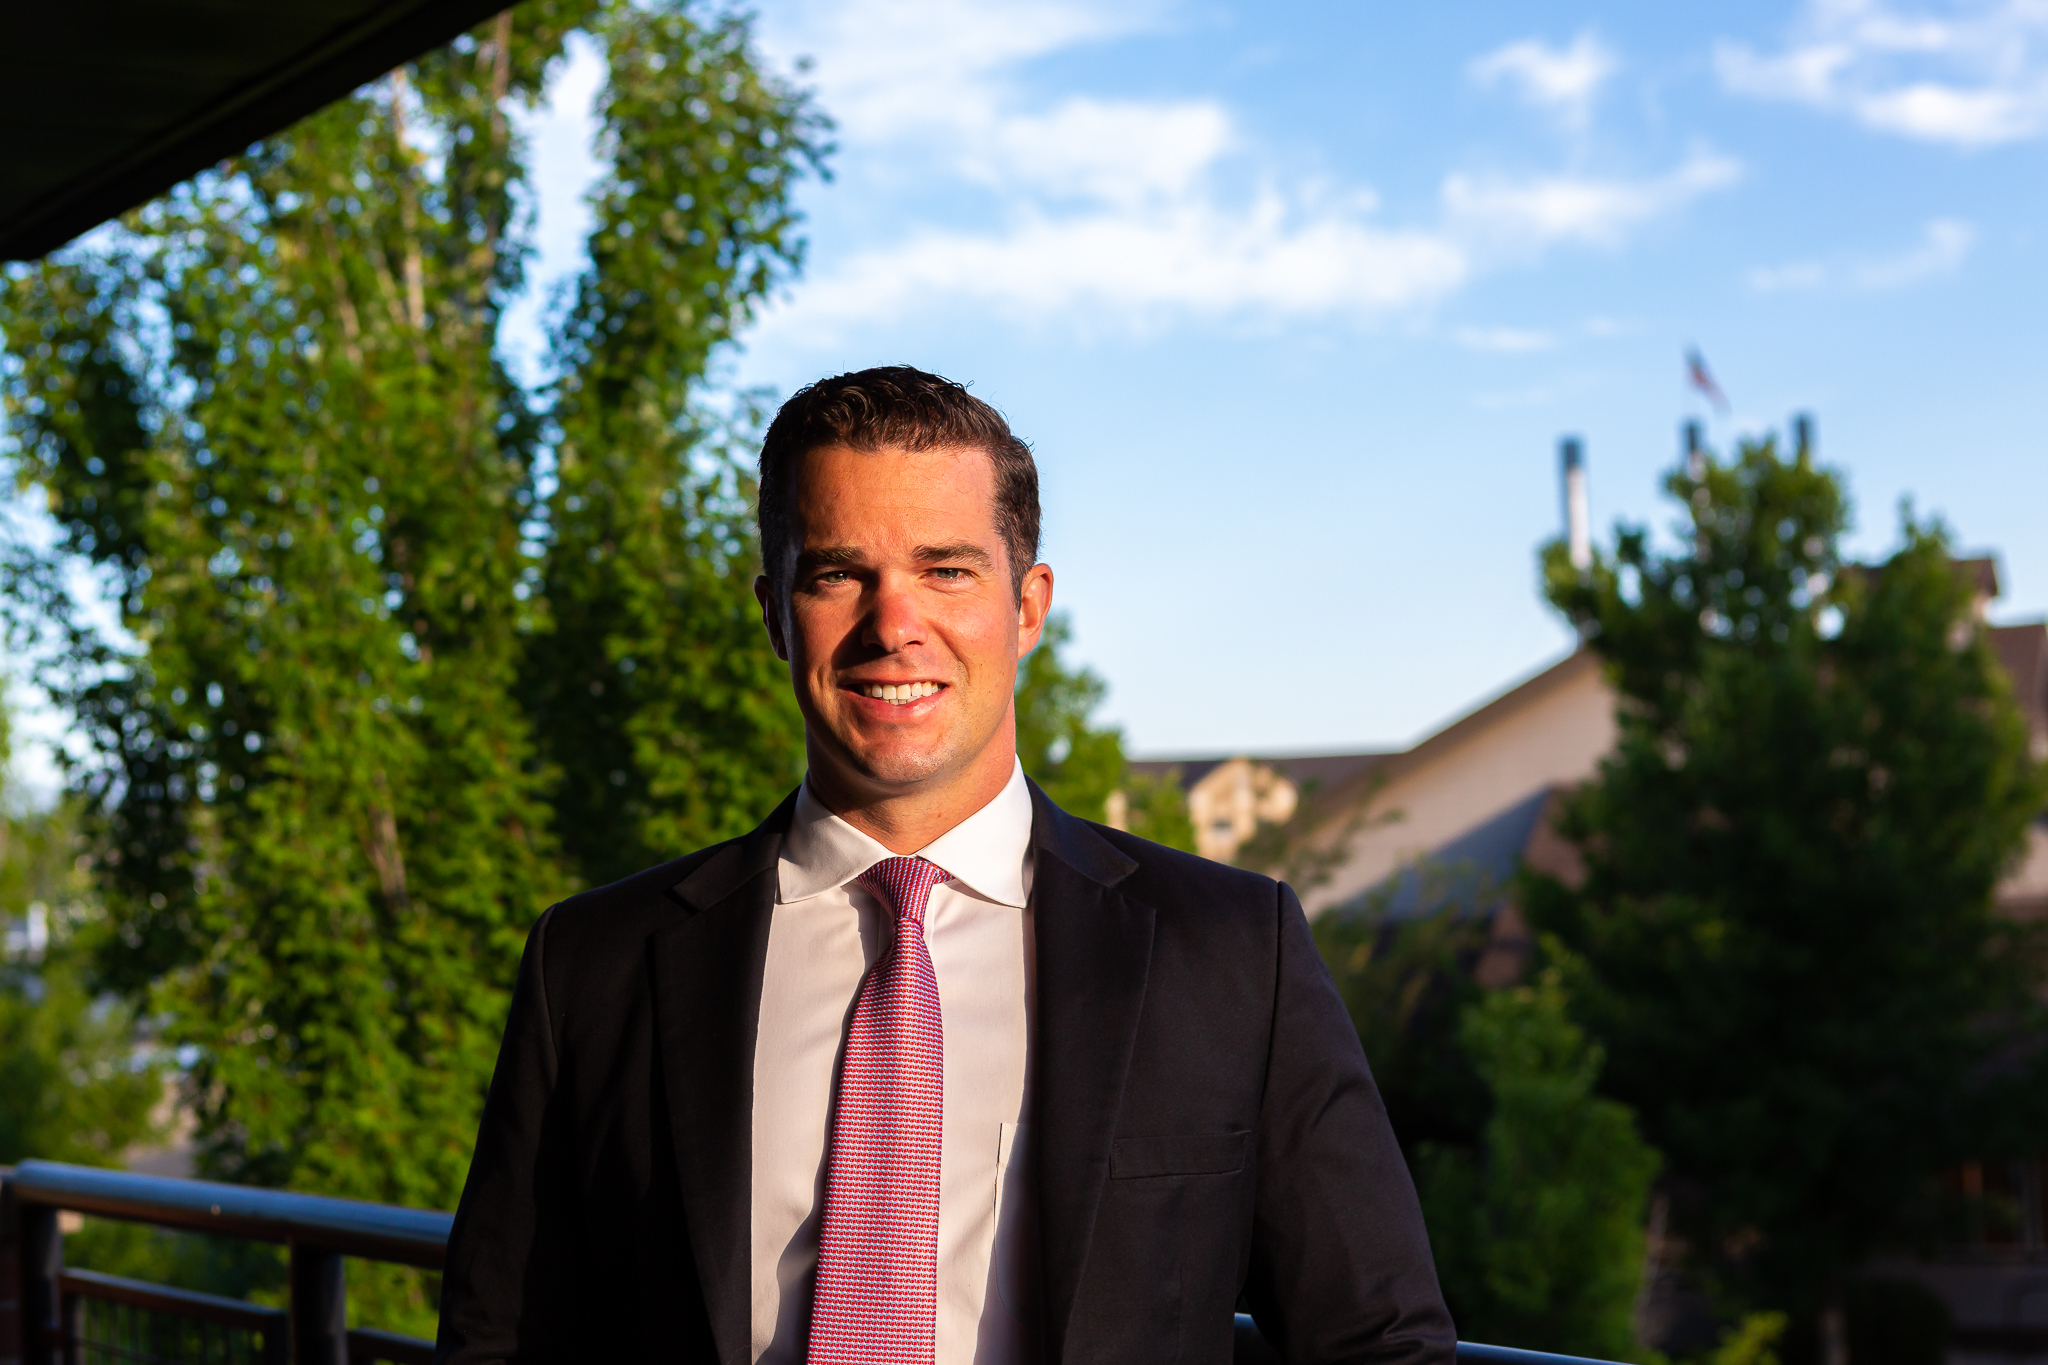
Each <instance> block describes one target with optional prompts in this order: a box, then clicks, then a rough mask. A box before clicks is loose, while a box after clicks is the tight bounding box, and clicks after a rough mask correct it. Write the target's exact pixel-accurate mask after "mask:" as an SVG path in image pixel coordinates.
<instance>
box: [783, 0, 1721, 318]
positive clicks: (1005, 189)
mask: <svg viewBox="0 0 2048 1365" xmlns="http://www.w3.org/2000/svg"><path fill="white" fill-rule="evenodd" d="M1159 13H1160V11H1158V10H1157V9H1152V8H1146V7H1144V5H1143V4H1140V5H1139V6H1137V7H1131V6H1126V7H1123V8H1117V7H1115V6H1111V5H1089V6H1085V7H1083V6H1080V5H1074V4H1067V3H1063V2H1062V0H981V2H980V3H967V0H852V3H838V4H834V5H829V6H828V5H825V4H823V3H822V0H805V3H804V4H803V5H800V6H799V7H798V8H796V9H789V10H780V11H770V13H769V19H770V23H769V25H768V27H767V28H766V29H765V30H764V44H765V45H766V46H767V47H768V49H769V51H770V52H771V53H772V54H774V55H775V56H777V57H778V58H779V59H781V60H784V61H788V60H791V59H793V58H794V57H795V56H796V55H797V54H798V53H800V52H808V53H810V54H812V55H813V56H814V57H815V61H816V64H815V67H814V68H813V69H812V72H811V76H810V77H809V79H811V80H813V81H814V82H815V83H816V85H817V87H818V91H819V100H820V103H821V104H822V106H823V107H824V108H825V109H827V110H828V111H829V112H831V114H832V115H833V116H834V118H835V119H837V120H838V121H839V127H840V136H839V142H840V145H841V148H842V151H841V161H842V173H843V178H842V181H841V183H842V185H844V184H846V183H847V182H848V180H850V179H852V178H854V177H856V176H857V177H858V178H860V179H861V180H862V181H863V182H864V183H865V184H866V185H868V186H886V190H887V193H888V195H889V197H890V199H891V201H892V202H896V203H901V204H905V205H909V206H911V207H908V208H907V209H904V210H900V211H898V212H897V213H895V214H894V215H892V216H891V218H890V220H889V221H888V222H886V223H885V224H883V225H881V226H880V227H879V229H878V230H874V231H872V233H871V235H870V236H869V237H868V239H867V241H866V242H865V243H864V244H862V245H861V246H859V247H858V248H856V249H853V250H847V249H845V248H844V246H843V245H837V244H835V247H834V248H833V249H830V250H829V251H828V250H825V249H821V250H820V251H819V253H818V254H817V255H815V256H814V257H813V263H814V264H813V273H812V274H811V275H810V277H809V278H807V279H805V280H803V281H800V282H798V283H797V284H796V285H795V287H794V288H793V289H792V290H791V291H790V292H789V294H788V295H787V296H786V297H785V298H783V299H781V300H779V301H778V302H777V303H776V304H775V305H774V306H773V307H772V308H770V309H768V310H766V312H765V313H764V314H763V316H762V320H761V334H762V335H763V337H764V338H773V339H775V340H778V341H783V342H794V343H796V344H803V345H830V344H834V343H835V341H836V340H837V338H839V337H840V336H841V335H843V334H844V333H845V332H846V331H847V330H848V329H850V328H854V327H861V326H865V325H870V324H873V323H877V322H884V323H886V322H894V321H897V320H900V319H902V318H906V317H908V316H911V315H913V314H916V313H921V312H928V311H932V310H938V309H947V308H961V307H965V308H970V309H977V310H981V311H984V312H988V313H990V314H992V315H996V316H1000V317H1003V318H1005V319H1006V320H1009V321H1012V322H1026V323H1039V322H1046V321H1052V320H1059V321H1061V322H1064V323H1067V324H1069V325H1072V326H1076V327H1079V328H1083V329H1094V328H1100V327H1104V326H1108V327H1115V328H1127V329H1137V330H1140V331H1143V330H1149V329H1152V328H1154V327H1157V326H1160V325H1164V324H1165V323H1167V322H1169V321H1171V320H1174V319H1177V318H1196V319H1208V320H1222V321H1231V322H1246V321H1248V322H1255V323H1256V322H1272V321H1277V320H1292V319H1302V320H1309V319H1332V320H1342V321H1352V322H1357V321H1369V320H1373V319H1377V318H1382V317H1385V316H1387V315H1389V314H1393V313H1397V312H1401V311H1404V310H1412V309H1416V308H1421V307H1427V306H1429V305H1431V304H1433V303H1435V302H1437V301H1438V300H1440V299H1442V298H1444V297H1446V296H1447V295H1449V294H1451V293H1453V292H1454V291H1456V290H1457V289H1459V288H1460V287H1461V286H1463V285H1464V284H1465V283H1466V282H1467V281H1468V280H1469V279H1470V278H1471V277H1472V276H1473V275H1474V273H1475V272H1477V271H1479V270H1482V269H1485V268H1488V267H1489V266H1490V265H1493V264H1496V263H1498V262H1500V261H1502V260H1505V259H1508V258H1510V257H1513V258H1518V259H1526V258H1527V257H1528V256H1529V254H1530V253H1531V251H1532V250H1541V249H1542V248H1543V247H1545V246H1547V245H1549V244H1551V243H1556V242H1569V241H1590V242H1598V243H1603V244H1612V243H1615V242H1618V241H1620V240H1621V239H1622V238H1623V237H1624V236H1625V235H1626V234H1627V232H1628V231H1629V230H1630V229H1632V228H1633V227H1635V226H1637V225H1639V224H1641V223H1643V222H1645V221H1647V220H1648V219H1650V218H1653V217H1655V216H1657V215H1658V214H1660V213H1664V212H1670V211H1674V210H1676V209H1678V208H1680V207H1682V206H1683V205H1684V204H1685V203H1687V202H1688V201H1689V200H1690V199H1692V198H1693V197H1694V196H1696V195H1697V194H1699V193H1703V192H1704V191H1705V190H1706V189H1709V188H1713V187H1714V186H1716V185H1718V184H1722V183H1727V182H1728V181H1730V180H1732V179H1733V178H1734V175H1735V163H1733V162H1732V161H1729V160H1727V159H1726V158H1718V157H1713V156H1709V155H1706V154H1699V155H1696V156H1694V157H1693V158H1692V159H1690V160H1688V161H1687V162H1685V163H1684V164H1682V165H1681V166H1680V167H1678V168H1677V169H1676V170H1674V171H1672V172H1670V173H1668V174H1665V175H1658V176H1651V177H1649V178H1647V179H1642V180H1630V179H1626V178H1614V179H1606V180H1599V179H1590V178H1586V177H1575V176H1554V177H1547V178H1545V177H1529V178H1524V179H1505V178H1494V177H1460V176H1452V177H1450V178H1449V179H1447V180H1446V181H1445V182H1444V185H1443V187H1442V193H1441V195H1440V199H1439V202H1438V204H1437V205H1435V206H1434V207H1433V208H1430V209H1426V210H1425V211H1424V215H1423V216H1422V217H1421V218H1420V219H1411V220H1410V221H1408V222H1390V221H1387V220H1386V219H1385V218H1383V217H1382V215H1381V211H1380V207H1379V205H1378V201H1377V199H1376V197H1375V196H1374V194H1373V193H1372V191H1371V189H1370V188H1369V187H1367V186H1363V185H1359V184H1355V183H1354V184H1351V185H1348V186H1345V185H1336V186H1332V185H1329V184H1326V183H1323V182H1320V181H1315V180H1307V179H1297V180H1292V181H1290V180H1287V179H1285V178H1284V177H1279V176H1276V175H1274V174H1272V173H1271V172H1269V171H1264V170H1262V168H1261V166H1260V163H1259V159H1258V158H1259V153H1260V150H1261V149H1260V148H1259V147H1258V146H1257V145H1256V144H1255V143H1254V142H1253V140H1252V139H1251V138H1250V137H1248V136H1247V135H1246V134H1245V133H1244V131H1243V130H1242V129H1241V128H1240V127H1239V125H1238V123H1237V122H1236V120H1235V119H1234V117H1233V115H1232V111H1231V110H1230V109H1229V107H1227V106H1226V105H1225V104H1223V103H1222V102H1220V101H1218V100H1215V99H1205V98H1176V99H1130V98H1117V97H1111V96H1108V95H1102V94H1094V93H1085V92H1075V91H1055V92H1054V93H1051V94H1046V93H1041V92H1040V91H1038V90H1037V89H1035V88H1034V77H1035V76H1036V75H1037V73H1036V72H1035V71H1034V70H1033V66H1032V64H1033V63H1035V62H1038V61H1040V60H1041V59H1044V58H1047V57H1051V56H1053V55H1056V54H1062V53H1067V52H1071V51H1075V50H1078V49H1081V48H1084V47H1086V46H1089V45H1100V44H1104V43H1108V42H1111V41H1120V40H1128V39H1130V38H1132V37H1134V36H1138V35H1141V34H1143V33H1145V32H1147V31H1149V30H1152V29H1155V28H1157V27H1159V26H1160V19H1159ZM1520 48H1527V49H1528V51H1526V52H1520V51H1519V49H1520ZM1518 52H1519V55H1517V53H1518ZM1482 61H1483V63H1491V65H1487V66H1486V67H1485V70H1484V71H1476V74H1477V78H1479V79H1484V80H1489V81H1491V80H1512V81H1514V82H1516V84H1517V86H1518V87H1519V88H1522V89H1524V90H1525V92H1526V93H1527V94H1528V96H1529V98H1531V99H1534V100H1536V101H1537V102H1538V103H1541V104H1544V106H1545V107H1549V108H1555V109H1557V110H1559V111H1560V112H1568V111H1569V109H1570V108H1575V107H1579V106H1581V105H1583V104H1584V103H1585V102H1586V101H1588V100H1590V99H1591V98H1592V96H1593V94H1594V93H1595V91H1596V90H1597V88H1598V86H1599V84H1600V82H1601V81H1602V80H1604V79H1605V78H1606V75H1607V73H1608V72H1609V71H1610V70H1611V69H1612V66H1613V63H1614V59H1613V57H1612V54H1610V53H1609V52H1608V51H1607V49H1606V48H1604V47H1603V46H1601V45H1600V44H1599V42H1598V41H1597V39H1595V38H1593V37H1592V35H1590V34H1581V35H1580V36H1579V38H1578V39H1576V40H1575V41H1574V42H1573V44H1572V45H1571V46H1570V47H1568V48H1563V49H1555V50H1553V49H1549V48H1544V47H1542V46H1541V45H1540V44H1533V45H1531V44H1523V45H1517V46H1511V47H1510V48H1506V49H1502V51H1501V52H1500V53H1496V54H1493V56H1492V57H1489V58H1486V59H1482ZM1475 70H1476V69H1475ZM963 188H966V189H973V190H979V191H986V192H989V195H988V196H977V195H965V196H963V195H962V194H960V193H959V191H960V190H961V189H963ZM839 192H842V193H843V192H844V191H843V190H842V191H839ZM991 199H992V202H991ZM845 240H846V239H844V238H841V239H840V242H841V243H844V241H845ZM820 247H821V248H823V247H824V243H823V242H822V241H821V242H820Z"/></svg>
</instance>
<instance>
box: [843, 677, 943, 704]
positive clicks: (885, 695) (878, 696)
mask: <svg viewBox="0 0 2048 1365" xmlns="http://www.w3.org/2000/svg"><path fill="white" fill-rule="evenodd" d="M938 690H939V685H938V684H937V683H935V682H914V683H868V684H867V685H865V686H864V687H862V688H861V692H862V694H863V695H866V696H870V697H873V698H874V699H875V700H876V701H887V702H894V703H896V704H897V705H898V706H902V705H903V704H905V703H906V702H913V701H916V700H918V699H919V698H921V697H929V696H931V695H933V694H934V693H936V692H937V691H938Z"/></svg>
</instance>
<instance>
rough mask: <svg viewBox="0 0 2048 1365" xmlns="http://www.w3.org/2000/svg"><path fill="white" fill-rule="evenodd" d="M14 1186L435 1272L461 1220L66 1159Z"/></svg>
mask: <svg viewBox="0 0 2048 1365" xmlns="http://www.w3.org/2000/svg"><path fill="white" fill-rule="evenodd" d="M13 1184H14V1193H15V1198H16V1199H18V1200H20V1201H21V1202H22V1203H24V1204H41V1205H45V1206H47V1207H50V1208H59V1209H69V1210H71V1211H73V1212H76V1213H89V1214H93V1215H95V1216H97V1217H101V1218H122V1219H126V1220H128V1221H130V1222H139V1223H154V1224H156V1225H158V1226H159V1227H170V1228H185V1229H188V1230H190V1231H193V1232H212V1233H219V1234H223V1235H226V1236H230V1237H251V1238H255V1239H256V1240H258V1241H264V1242H288V1243H289V1242H297V1243H300V1244H303V1245H306V1246H313V1247H319V1248H321V1249H322V1250H326V1251H338V1252H340V1253H341V1254H342V1255H344V1256H360V1257H363V1258H365V1259H367V1260H373V1261H392V1262H396V1263H397V1264H399V1265H411V1266H420V1267H422V1268H424V1269H427V1270H439V1269H440V1268H441V1262H442V1260H443V1258H444V1256H445V1255H446V1253H447V1249H448V1233H449V1230H450V1229H451V1228H453V1227H454V1225H455V1215H454V1214H452V1213H436V1212H434V1211H432V1210H430V1209H408V1208H401V1207H398V1206H397V1205H393V1204H371V1203H367V1202H365V1201H363V1200H360V1199H336V1198H334V1197H332V1196H329V1195H320V1194H292V1193H289V1192H287V1191H284V1190H265V1189H257V1188H255V1187H253V1186H248V1185H223V1184H219V1183H216V1182H214V1181H210V1180H180V1179H175V1178H173V1177H170V1176H157V1175H137V1174H135V1173H134V1172H133V1171H107V1170H100V1169H98V1168H96V1167H92V1166H73V1165H70V1164H68V1163H66V1162H61V1161H24V1162H22V1163H21V1164H20V1165H18V1166H16V1167H15V1168H14V1181H13Z"/></svg>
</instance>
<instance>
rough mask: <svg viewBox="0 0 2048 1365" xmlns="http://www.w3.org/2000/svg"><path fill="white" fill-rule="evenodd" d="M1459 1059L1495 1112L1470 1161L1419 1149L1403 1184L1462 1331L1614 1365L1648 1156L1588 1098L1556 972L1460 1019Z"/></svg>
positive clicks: (1608, 1104)
mask: <svg viewBox="0 0 2048 1365" xmlns="http://www.w3.org/2000/svg"><path fill="white" fill-rule="evenodd" d="M1458 1043H1459V1047H1460V1050H1461V1051H1462V1052H1463V1053H1464V1055H1465V1057H1466V1058H1467V1059H1468V1060H1469V1062H1470V1064H1471V1065H1472V1066H1473V1067H1474V1068H1475V1069H1476V1071H1477V1072H1478V1074H1479V1077H1480V1079H1481V1080H1482V1081H1483V1082H1484V1084H1485V1087H1486V1091H1487V1094H1488V1097H1489V1099H1490V1100H1491V1104H1492V1111H1491V1113H1490V1114H1489V1116H1488V1117H1487V1120H1486V1125H1485V1129H1484V1131H1483V1133H1482V1135H1481V1139H1480V1142H1479V1144H1478V1147H1477V1150H1476V1151H1475V1150H1473V1149H1471V1148H1465V1147H1459V1146H1452V1145H1447V1144H1439V1143H1421V1144H1418V1146H1417V1149H1416V1154H1415V1168H1416V1184H1417V1186H1418V1189H1419V1192H1420V1194H1421V1197H1422V1208H1423V1216H1424V1218H1425V1219H1426V1220H1427V1221H1428V1224H1429V1232H1430V1244H1431V1247H1432V1249H1433V1250H1434V1251H1435V1253H1436V1263H1437V1273H1438V1274H1439V1275H1440V1276H1441V1277H1442V1281H1443V1286H1444V1295H1445V1298H1446V1299H1447V1300H1448V1302H1449V1304H1450V1308H1451V1314H1452V1316H1453V1317H1455V1318H1456V1319H1457V1322H1458V1332H1459V1335H1460V1336H1462V1337H1465V1338H1467V1339H1469V1340H1476V1341H1489V1342H1499V1343H1505V1344H1509V1345H1514V1346H1519V1347H1523V1348H1526V1349H1531V1350H1541V1351H1558V1352H1562V1353H1565V1354H1569V1355H1581V1356H1592V1357H1595V1358H1599V1359H1605V1360H1624V1359H1629V1358H1631V1357H1633V1356H1636V1355H1638V1354H1640V1351H1639V1348H1638V1347H1637V1344H1636V1341H1635V1329H1634V1323H1633V1315H1634V1310H1635V1301H1636V1295H1637V1292H1638V1290H1639V1288H1640V1284H1641V1280H1642V1273H1643V1250H1644V1238H1643V1216H1644V1210H1645V1206H1646V1204H1647V1202H1648V1199H1649V1193H1650V1184H1651V1181H1652V1180H1653V1179H1654V1178H1655V1176H1656V1172H1657V1154H1656V1152H1655V1151H1653V1150H1652V1149H1651V1148H1650V1147H1649V1145H1648V1144H1646V1143H1645V1142H1644V1141H1643V1140H1642V1138H1641V1137H1640V1136H1639V1135H1638V1134H1637V1132H1636V1126H1635V1118H1634V1116H1633V1115H1632V1114H1630V1113H1629V1111H1628V1110H1627V1109H1626V1108H1625V1107H1623V1106H1622V1105H1620V1104H1617V1103H1615V1102H1614V1101H1613V1100H1609V1099H1603V1098H1601V1097H1600V1096H1598V1095H1597V1094H1595V1093H1594V1086H1595V1083H1596V1081H1597V1080H1598V1077H1599V1074H1600V1068H1601V1052H1600V1049H1599V1047H1597V1046H1596V1045H1593V1044H1590V1043H1588V1042H1587V1041H1586V1037H1585V1034H1584V1032H1583V1031H1582V1030H1581V1029H1580V1028H1579V1027H1578V1026H1577V1025H1576V1024H1574V1023H1572V1022H1571V1020H1570V1019H1569V1018H1568V1017H1567V1016H1566V1012H1565V997H1564V990H1563V987H1562V985H1561V983H1560V976H1559V973H1558V971H1557V970H1556V969H1554V968H1553V969H1551V970H1549V971H1547V972H1545V973H1544V974H1543V975H1542V976H1541V977H1540V978H1538V980H1537V981H1536V982H1535V983H1534V984H1532V985H1527V986H1516V987H1511V988H1509V989H1506V990H1501V991H1495V992H1493V993H1492V994H1490V995H1487V996H1484V997H1483V998H1481V999H1478V1000H1476V1001H1474V1002H1472V1003H1470V1004H1468V1005H1467V1006H1466V1007H1465V1009H1464V1010H1463V1011H1462V1013H1461V1015H1460V1019H1459V1024H1458Z"/></svg>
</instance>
